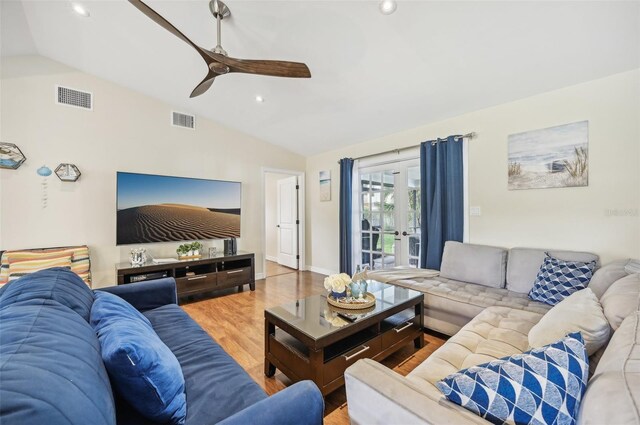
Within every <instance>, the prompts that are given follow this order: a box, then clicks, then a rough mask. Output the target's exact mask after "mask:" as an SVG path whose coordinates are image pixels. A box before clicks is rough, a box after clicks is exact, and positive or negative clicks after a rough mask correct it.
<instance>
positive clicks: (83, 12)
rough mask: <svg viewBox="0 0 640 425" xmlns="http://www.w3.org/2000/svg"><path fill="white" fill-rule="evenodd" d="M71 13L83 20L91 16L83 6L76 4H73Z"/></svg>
mask: <svg viewBox="0 0 640 425" xmlns="http://www.w3.org/2000/svg"><path fill="white" fill-rule="evenodd" d="M73 11H74V12H76V13H77V14H78V15H80V16H82V17H84V18H88V17H89V16H90V15H91V14H90V13H89V11H88V10H87V9H86V8H85V7H84V6H83V5H81V4H78V3H74V4H73Z"/></svg>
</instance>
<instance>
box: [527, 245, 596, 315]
mask: <svg viewBox="0 0 640 425" xmlns="http://www.w3.org/2000/svg"><path fill="white" fill-rule="evenodd" d="M595 266H596V262H595V261H591V262H589V263H583V262H580V261H565V260H561V259H559V258H555V257H552V256H550V255H547V256H546V257H545V259H544V262H543V263H542V266H540V271H539V272H538V277H536V281H535V283H534V284H533V288H531V291H530V292H529V298H531V299H532V300H535V301H540V302H543V303H546V304H550V305H556V304H558V303H559V302H560V301H562V300H563V299H565V298H566V297H568V296H569V295H571V294H572V293H574V292H576V291H579V290H580V289H584V288H586V287H587V285H588V284H589V281H590V280H591V276H593V271H594V269H595Z"/></svg>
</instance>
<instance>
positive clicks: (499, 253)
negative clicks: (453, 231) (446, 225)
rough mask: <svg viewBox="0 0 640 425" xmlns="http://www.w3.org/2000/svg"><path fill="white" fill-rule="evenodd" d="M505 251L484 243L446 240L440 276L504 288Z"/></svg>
mask: <svg viewBox="0 0 640 425" xmlns="http://www.w3.org/2000/svg"><path fill="white" fill-rule="evenodd" d="M506 264H507V251H506V250H505V249H503V248H497V247H493V246H486V245H473V244H468V243H461V242H455V241H447V242H446V243H445V245H444V252H443V253H442V264H441V265H440V276H442V277H444V278H447V279H454V280H459V281H462V282H470V283H477V284H478V285H483V286H491V287H494V288H504V282H505V274H506Z"/></svg>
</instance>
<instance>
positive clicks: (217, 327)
mask: <svg viewBox="0 0 640 425" xmlns="http://www.w3.org/2000/svg"><path fill="white" fill-rule="evenodd" d="M323 280H324V276H323V275H320V274H317V273H312V272H294V273H288V274H282V275H277V276H273V277H268V278H267V279H263V280H258V281H256V290H255V291H248V290H245V291H244V292H236V291H235V290H234V289H232V290H227V291H221V292H220V293H219V294H217V295H215V297H214V298H202V297H200V298H194V299H193V300H192V301H190V302H188V303H185V304H183V305H182V307H183V308H184V310H185V311H186V312H187V313H188V314H189V315H190V316H191V317H192V318H193V319H194V320H195V321H196V322H198V323H199V324H200V326H202V327H203V328H204V329H205V330H206V331H207V332H208V333H209V335H211V336H212V337H213V338H214V339H215V340H216V341H218V343H219V344H220V345H221V346H222V347H223V348H224V349H225V350H226V351H227V352H228V353H229V354H230V355H231V356H233V358H234V359H235V360H236V361H237V362H238V363H239V364H240V365H241V366H242V367H243V368H244V370H246V371H247V372H248V373H249V375H251V377H252V378H253V379H254V380H255V381H256V382H257V383H258V384H260V386H262V388H263V389H264V390H265V391H266V392H267V393H268V394H274V393H276V392H278V391H280V390H282V389H283V388H285V387H286V386H288V385H290V384H291V381H290V380H289V379H288V378H287V377H286V376H284V375H283V374H282V373H281V372H280V371H279V370H278V371H276V375H275V376H274V377H273V378H267V377H266V376H265V375H264V369H263V365H264V309H265V308H268V307H273V306H276V305H279V304H283V303H287V302H291V301H295V300H296V299H300V298H304V297H307V296H309V295H314V294H320V293H323V292H324V291H325V289H324V287H323ZM223 295H224V296H223ZM424 340H425V346H424V348H422V349H420V350H416V349H415V348H414V347H413V344H407V346H406V347H405V348H403V349H401V350H400V351H398V352H396V353H395V354H393V355H391V356H390V357H388V358H387V359H385V360H384V361H383V362H382V363H383V364H384V365H386V366H387V367H390V368H393V369H394V370H395V371H396V372H398V373H400V374H402V375H406V374H407V373H409V372H410V371H411V370H413V369H414V368H415V367H416V366H417V365H418V364H420V363H421V362H422V361H423V360H424V359H426V358H427V357H429V355H431V353H433V352H434V351H435V350H436V349H437V348H439V347H440V346H441V345H442V344H443V343H444V339H443V338H442V337H441V336H438V335H431V334H429V333H425V334H424ZM325 424H327V425H334V424H335V425H346V424H349V416H348V413H347V407H346V394H345V390H344V387H342V388H340V389H338V390H336V391H334V392H333V393H331V394H329V395H327V397H326V398H325Z"/></svg>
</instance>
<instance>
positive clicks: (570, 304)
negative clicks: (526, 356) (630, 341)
mask: <svg viewBox="0 0 640 425" xmlns="http://www.w3.org/2000/svg"><path fill="white" fill-rule="evenodd" d="M610 330H611V328H610V327H609V322H608V321H607V318H606V317H604V313H603V311H602V306H601V305H600V303H599V302H598V298H596V296H595V295H594V293H593V291H591V289H589V288H585V289H583V290H581V291H577V292H574V293H573V294H571V295H569V296H568V297H567V298H565V299H564V300H562V301H560V302H559V303H558V304H557V305H556V306H555V307H553V308H552V309H551V310H549V312H548V313H547V314H545V315H544V316H543V317H542V319H540V322H538V324H537V325H535V326H534V327H533V328H531V330H530V331H529V345H530V346H531V347H542V346H545V345H547V344H551V343H552V342H554V341H557V340H559V339H560V338H562V337H564V336H565V335H567V334H569V333H572V332H580V334H581V335H582V338H583V339H584V342H585V346H586V347H587V353H588V354H589V356H591V355H592V354H594V353H595V352H596V351H598V349H600V347H602V346H604V345H605V344H606V343H607V342H608V341H609V333H610Z"/></svg>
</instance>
